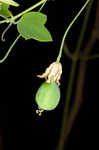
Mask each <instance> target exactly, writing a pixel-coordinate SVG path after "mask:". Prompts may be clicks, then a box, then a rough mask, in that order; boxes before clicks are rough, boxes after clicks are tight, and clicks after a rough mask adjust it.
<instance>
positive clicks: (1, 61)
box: [0, 35, 21, 63]
mask: <svg viewBox="0 0 99 150" xmlns="http://www.w3.org/2000/svg"><path fill="white" fill-rule="evenodd" d="M20 37H21V35H19V36H18V37H17V38H16V39H15V41H14V42H13V43H12V45H11V46H10V48H9V50H8V51H7V53H6V54H5V56H4V57H3V58H2V59H0V63H3V62H4V61H5V60H6V59H7V57H8V55H9V54H10V52H11V50H12V48H13V47H14V45H15V44H16V42H17V41H18V40H19V38H20Z"/></svg>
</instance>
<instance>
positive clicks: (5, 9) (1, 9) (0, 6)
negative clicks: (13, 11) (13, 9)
mask: <svg viewBox="0 0 99 150" xmlns="http://www.w3.org/2000/svg"><path fill="white" fill-rule="evenodd" d="M0 14H1V15H3V16H5V17H9V16H10V11H9V5H8V4H4V3H0Z"/></svg>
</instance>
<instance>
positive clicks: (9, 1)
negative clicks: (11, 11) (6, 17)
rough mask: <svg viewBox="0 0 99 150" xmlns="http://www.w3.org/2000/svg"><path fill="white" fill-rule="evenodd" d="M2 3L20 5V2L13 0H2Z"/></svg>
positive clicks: (0, 0)
mask: <svg viewBox="0 0 99 150" xmlns="http://www.w3.org/2000/svg"><path fill="white" fill-rule="evenodd" d="M0 2H1V3H4V4H8V5H12V6H16V7H17V6H19V4H18V3H16V2H14V1H13V0H0Z"/></svg>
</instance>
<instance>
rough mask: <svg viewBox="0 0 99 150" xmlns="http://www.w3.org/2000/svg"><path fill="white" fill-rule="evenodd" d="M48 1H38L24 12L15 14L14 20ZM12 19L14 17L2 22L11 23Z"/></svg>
mask: <svg viewBox="0 0 99 150" xmlns="http://www.w3.org/2000/svg"><path fill="white" fill-rule="evenodd" d="M46 1H47V0H41V1H40V2H38V3H36V4H35V5H33V6H31V7H30V8H28V9H26V10H24V11H23V12H21V13H19V14H18V15H16V16H14V17H13V20H15V19H17V18H19V17H21V16H22V15H24V14H25V13H27V12H29V11H31V10H33V9H34V8H36V7H38V6H40V5H41V4H43V3H45V2H46ZM10 20H12V18H11V19H8V20H3V21H0V24H2V23H5V22H6V23H9V22H11V21H10Z"/></svg>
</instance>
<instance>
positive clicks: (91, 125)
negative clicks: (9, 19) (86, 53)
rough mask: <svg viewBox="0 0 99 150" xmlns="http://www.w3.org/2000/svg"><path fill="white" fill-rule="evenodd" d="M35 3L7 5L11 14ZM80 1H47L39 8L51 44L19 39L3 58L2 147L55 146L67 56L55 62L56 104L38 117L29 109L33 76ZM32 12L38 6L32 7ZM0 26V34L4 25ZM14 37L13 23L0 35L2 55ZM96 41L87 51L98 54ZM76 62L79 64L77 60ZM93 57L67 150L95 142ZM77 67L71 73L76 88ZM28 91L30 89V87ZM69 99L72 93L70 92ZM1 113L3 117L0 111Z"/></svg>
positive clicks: (71, 37) (46, 149)
mask: <svg viewBox="0 0 99 150" xmlns="http://www.w3.org/2000/svg"><path fill="white" fill-rule="evenodd" d="M36 2H37V1H36V0H34V1H33V2H32V0H28V2H27V1H24V2H20V1H19V3H20V4H21V6H20V9H18V8H14V7H11V10H12V12H13V14H14V15H15V14H17V13H18V12H20V11H22V10H24V9H25V8H28V7H29V6H31V4H33V3H34V4H35V3H36ZM83 4H84V3H83V1H82V2H81V1H79V0H76V2H75V3H74V1H67V2H65V1H61V2H58V1H56V0H49V1H48V3H47V4H46V6H45V7H44V9H43V10H42V12H43V13H45V14H46V15H47V16H48V21H47V24H46V27H47V28H48V29H49V31H50V32H51V34H52V37H53V42H50V43H40V42H38V41H35V40H28V41H25V40H24V39H22V38H21V39H20V40H19V41H18V43H17V44H16V46H15V47H14V48H13V50H12V52H11V54H10V56H9V57H8V58H7V60H6V61H5V62H4V63H3V64H0V105H1V107H2V105H3V110H2V109H1V111H2V112H1V111H0V113H1V114H2V115H1V116H2V117H1V121H0V124H1V123H2V127H3V128H6V129H5V132H6V133H7V134H5V139H4V141H5V145H7V146H6V147H7V148H6V149H8V148H10V149H24V148H26V149H29V150H30V149H36V150H38V149H39V148H40V149H43V150H55V148H56V146H57V144H58V139H59V133H60V127H61V119H62V113H63V109H64V100H65V92H66V89H67V86H68V79H69V73H70V67H71V60H70V59H69V58H67V57H66V56H65V54H64V53H63V56H62V59H61V63H62V65H63V74H62V78H61V86H60V89H61V100H60V103H59V106H58V107H57V108H56V109H55V110H53V111H51V112H44V113H43V115H42V116H41V117H39V116H37V115H36V113H35V111H36V109H37V105H36V103H35V94H36V91H37V89H38V87H39V86H40V84H41V83H42V82H44V80H43V79H38V78H37V77H36V75H37V74H42V73H43V72H44V71H45V68H46V67H48V66H49V64H50V63H52V62H53V61H55V60H56V57H57V55H58V51H59V47H60V44H61V39H62V36H63V34H64V31H65V29H66V27H67V26H68V25H69V23H70V22H71V20H72V19H73V18H74V16H75V15H76V14H77V12H78V11H79V10H80V8H81V7H82V5H83ZM95 7H96V3H95V2H94V6H93V9H92V14H91V19H90V23H89V25H88V28H87V32H86V36H85V39H84V42H86V41H87V40H88V37H89V35H90V34H89V33H90V31H91V29H92V27H93V22H94V19H95V15H94V14H95ZM37 10H38V9H37ZM83 16H84V13H82V15H81V17H80V18H79V19H78V21H77V22H76V23H75V25H74V26H73V27H72V29H71V30H70V32H69V34H68V37H67V43H68V45H69V48H70V49H71V51H72V52H73V51H74V50H75V49H74V48H75V46H76V42H77V39H78V38H79V32H80V29H81V23H82V19H83ZM5 27H6V24H5V25H0V34H1V33H2V31H3V30H4V29H5ZM17 35H18V33H17V30H16V27H15V26H13V27H12V28H11V29H10V30H9V31H8V32H7V34H6V42H5V43H2V42H0V56H2V57H3V55H4V54H5V52H6V51H7V49H8V48H9V46H10V45H11V43H12V42H13V41H14V39H15V38H16V36H17ZM98 47H99V43H98V41H97V42H96V44H95V49H94V52H93V53H98V50H99V49H98ZM78 65H79V62H78ZM98 70H99V60H98V59H97V60H92V61H89V62H88V67H87V72H86V78H85V86H84V92H83V103H82V106H81V109H80V112H79V114H78V116H77V119H76V121H75V124H74V126H73V129H72V131H71V134H70V136H69V140H68V143H67V146H66V149H67V150H71V149H75V148H79V149H80V148H85V147H87V148H89V146H92V145H93V140H94V139H96V140H95V145H96V143H97V138H96V134H97V133H98V108H97V106H98V100H99V95H98V93H99V87H98V85H99V73H98ZM76 79H77V71H76V77H75V82H74V83H75V85H74V87H73V94H74V89H75V86H76ZM31 89H32V90H31ZM72 99H73V95H72ZM31 106H32V110H31ZM5 114H6V115H5Z"/></svg>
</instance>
